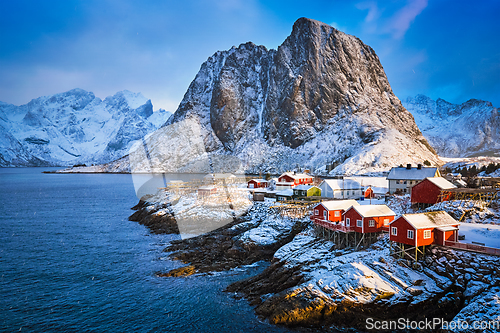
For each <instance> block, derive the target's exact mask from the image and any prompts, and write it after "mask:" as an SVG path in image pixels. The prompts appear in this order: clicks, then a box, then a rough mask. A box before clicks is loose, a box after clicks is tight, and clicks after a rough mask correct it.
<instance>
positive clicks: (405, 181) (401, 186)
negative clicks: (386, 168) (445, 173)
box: [387, 164, 441, 194]
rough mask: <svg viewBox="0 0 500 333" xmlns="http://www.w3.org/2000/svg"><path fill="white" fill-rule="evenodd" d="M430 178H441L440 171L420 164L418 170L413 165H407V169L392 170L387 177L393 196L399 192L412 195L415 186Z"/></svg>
mask: <svg viewBox="0 0 500 333" xmlns="http://www.w3.org/2000/svg"><path fill="white" fill-rule="evenodd" d="M428 177H441V174H440V173H439V169H438V168H436V167H434V168H426V167H422V165H421V164H418V165H417V167H416V168H413V167H412V166H411V164H407V165H406V168H405V167H397V168H392V169H391V171H390V172H389V175H388V176H387V180H388V181H389V193H391V194H393V193H394V192H396V191H398V190H399V191H400V192H402V193H410V192H411V188H412V187H413V186H414V185H417V184H418V183H420V182H421V181H422V180H424V179H425V178H428Z"/></svg>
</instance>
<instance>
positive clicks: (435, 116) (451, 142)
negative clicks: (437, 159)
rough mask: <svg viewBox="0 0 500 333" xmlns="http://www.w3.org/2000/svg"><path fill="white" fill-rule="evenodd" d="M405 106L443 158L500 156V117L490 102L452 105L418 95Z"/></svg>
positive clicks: (469, 102) (405, 102) (406, 102)
mask: <svg viewBox="0 0 500 333" xmlns="http://www.w3.org/2000/svg"><path fill="white" fill-rule="evenodd" d="M403 105H404V106H405V107H406V109H407V110H408V111H410V112H411V113H412V114H413V117H414V118H415V121H416V123H417V125H418V127H419V128H420V130H421V131H422V133H423V134H424V136H425V138H426V139H427V141H428V142H429V143H430V144H431V146H432V147H433V148H434V149H435V150H436V151H437V152H438V153H439V155H440V156H443V157H475V156H497V157H498V156H500V115H499V110H498V108H496V107H494V106H493V105H492V104H491V103H490V102H487V101H481V100H477V99H471V100H469V101H467V102H465V103H462V104H452V103H449V102H447V101H445V100H443V99H440V98H439V99H437V100H435V101H434V100H432V99H431V98H429V97H427V96H424V95H417V96H415V97H409V98H407V99H406V100H405V101H403Z"/></svg>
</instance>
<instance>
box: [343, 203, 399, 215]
mask: <svg viewBox="0 0 500 333" xmlns="http://www.w3.org/2000/svg"><path fill="white" fill-rule="evenodd" d="M352 208H353V209H355V210H356V211H357V212H358V213H359V214H360V215H361V216H363V217H375V216H391V215H396V213H394V212H393V211H392V209H390V208H389V207H387V206H386V205H364V206H361V205H360V206H353V207H352Z"/></svg>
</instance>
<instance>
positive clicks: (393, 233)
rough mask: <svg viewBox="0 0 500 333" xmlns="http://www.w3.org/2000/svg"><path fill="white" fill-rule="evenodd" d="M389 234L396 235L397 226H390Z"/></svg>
mask: <svg viewBox="0 0 500 333" xmlns="http://www.w3.org/2000/svg"><path fill="white" fill-rule="evenodd" d="M391 235H393V236H397V235H398V228H396V227H392V228H391Z"/></svg>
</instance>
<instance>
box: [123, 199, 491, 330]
mask: <svg viewBox="0 0 500 333" xmlns="http://www.w3.org/2000/svg"><path fill="white" fill-rule="evenodd" d="M134 208H135V209H137V211H136V212H135V213H134V214H133V215H132V216H131V217H130V219H131V220H134V221H138V222H139V223H141V224H143V225H145V226H147V227H148V228H150V230H151V231H152V232H155V233H176V230H175V227H174V225H175V218H174V216H173V215H172V214H165V213H164V212H165V210H168V208H167V206H165V205H162V204H151V203H147V202H141V203H139V204H138V205H137V206H136V207H134ZM158 212H163V213H162V214H159V215H160V216H159V215H158ZM177 232H178V231H177ZM332 248H333V243H332V242H330V241H328V240H325V239H322V238H320V237H318V236H316V235H315V233H314V230H313V228H312V225H311V222H310V221H309V220H308V219H307V218H303V219H289V218H283V217H281V216H279V214H278V213H277V212H275V211H273V210H272V209H270V208H269V204H264V203H256V204H254V205H253V206H252V207H251V208H250V209H249V211H248V213H247V214H245V215H243V216H241V217H239V218H236V219H235V220H234V221H233V222H231V223H229V224H228V225H226V226H224V227H221V228H219V229H217V230H214V231H211V232H209V233H207V234H204V235H202V236H198V237H193V238H189V239H185V240H174V241H172V242H171V243H170V245H169V246H168V247H167V248H166V249H165V252H168V253H169V257H170V258H172V259H176V260H181V261H182V262H183V263H185V264H186V266H185V267H181V268H178V269H175V270H173V271H170V272H159V273H158V274H157V275H158V276H161V277H181V276H187V275H191V274H196V273H209V272H214V271H227V270H230V269H233V268H236V267H238V266H242V265H248V264H252V263H255V262H258V261H262V260H264V261H268V262H270V265H269V266H268V267H267V268H266V269H265V270H264V271H263V272H261V273H260V274H258V275H256V276H253V277H250V278H247V279H244V280H240V281H237V282H235V283H233V284H231V285H229V286H228V287H227V291H228V292H232V293H235V296H236V297H244V298H246V299H247V300H248V301H249V302H250V304H251V305H252V306H255V312H256V314H257V315H259V316H260V317H262V318H264V319H266V320H269V321H270V322H271V323H273V324H278V325H286V326H289V327H316V328H322V329H324V330H326V331H332V332H333V331H338V330H339V329H340V330H345V329H350V328H353V329H356V330H366V328H367V326H366V324H367V320H368V319H369V318H371V320H377V321H389V320H398V319H399V318H405V319H407V320H414V321H421V320H425V319H426V318H427V319H428V318H441V320H445V321H448V322H449V321H454V320H462V321H463V320H465V321H471V322H472V321H473V320H480V319H481V320H491V321H493V320H500V317H499V313H500V311H499V310H500V306H499V304H500V301H499V296H498V295H499V294H498V292H496V293H495V292H492V291H494V290H497V289H499V290H500V260H499V259H498V257H491V256H487V255H482V254H476V253H472V252H463V251H455V250H451V249H445V248H441V247H433V248H431V249H429V250H428V253H427V256H426V258H425V260H422V261H420V262H419V263H418V264H416V265H414V264H413V263H412V262H410V261H409V260H406V259H398V258H394V257H392V256H391V255H390V254H389V244H388V240H387V237H384V236H382V237H380V239H379V240H378V241H377V242H376V243H374V244H372V245H371V246H370V247H368V248H365V249H362V250H359V251H354V250H352V249H346V250H333V249H332ZM495 288H496V289H495ZM444 331H446V330H444ZM453 331H460V330H459V329H458V330H457V329H455V330H453ZM462 331H463V332H469V331H473V330H462Z"/></svg>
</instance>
